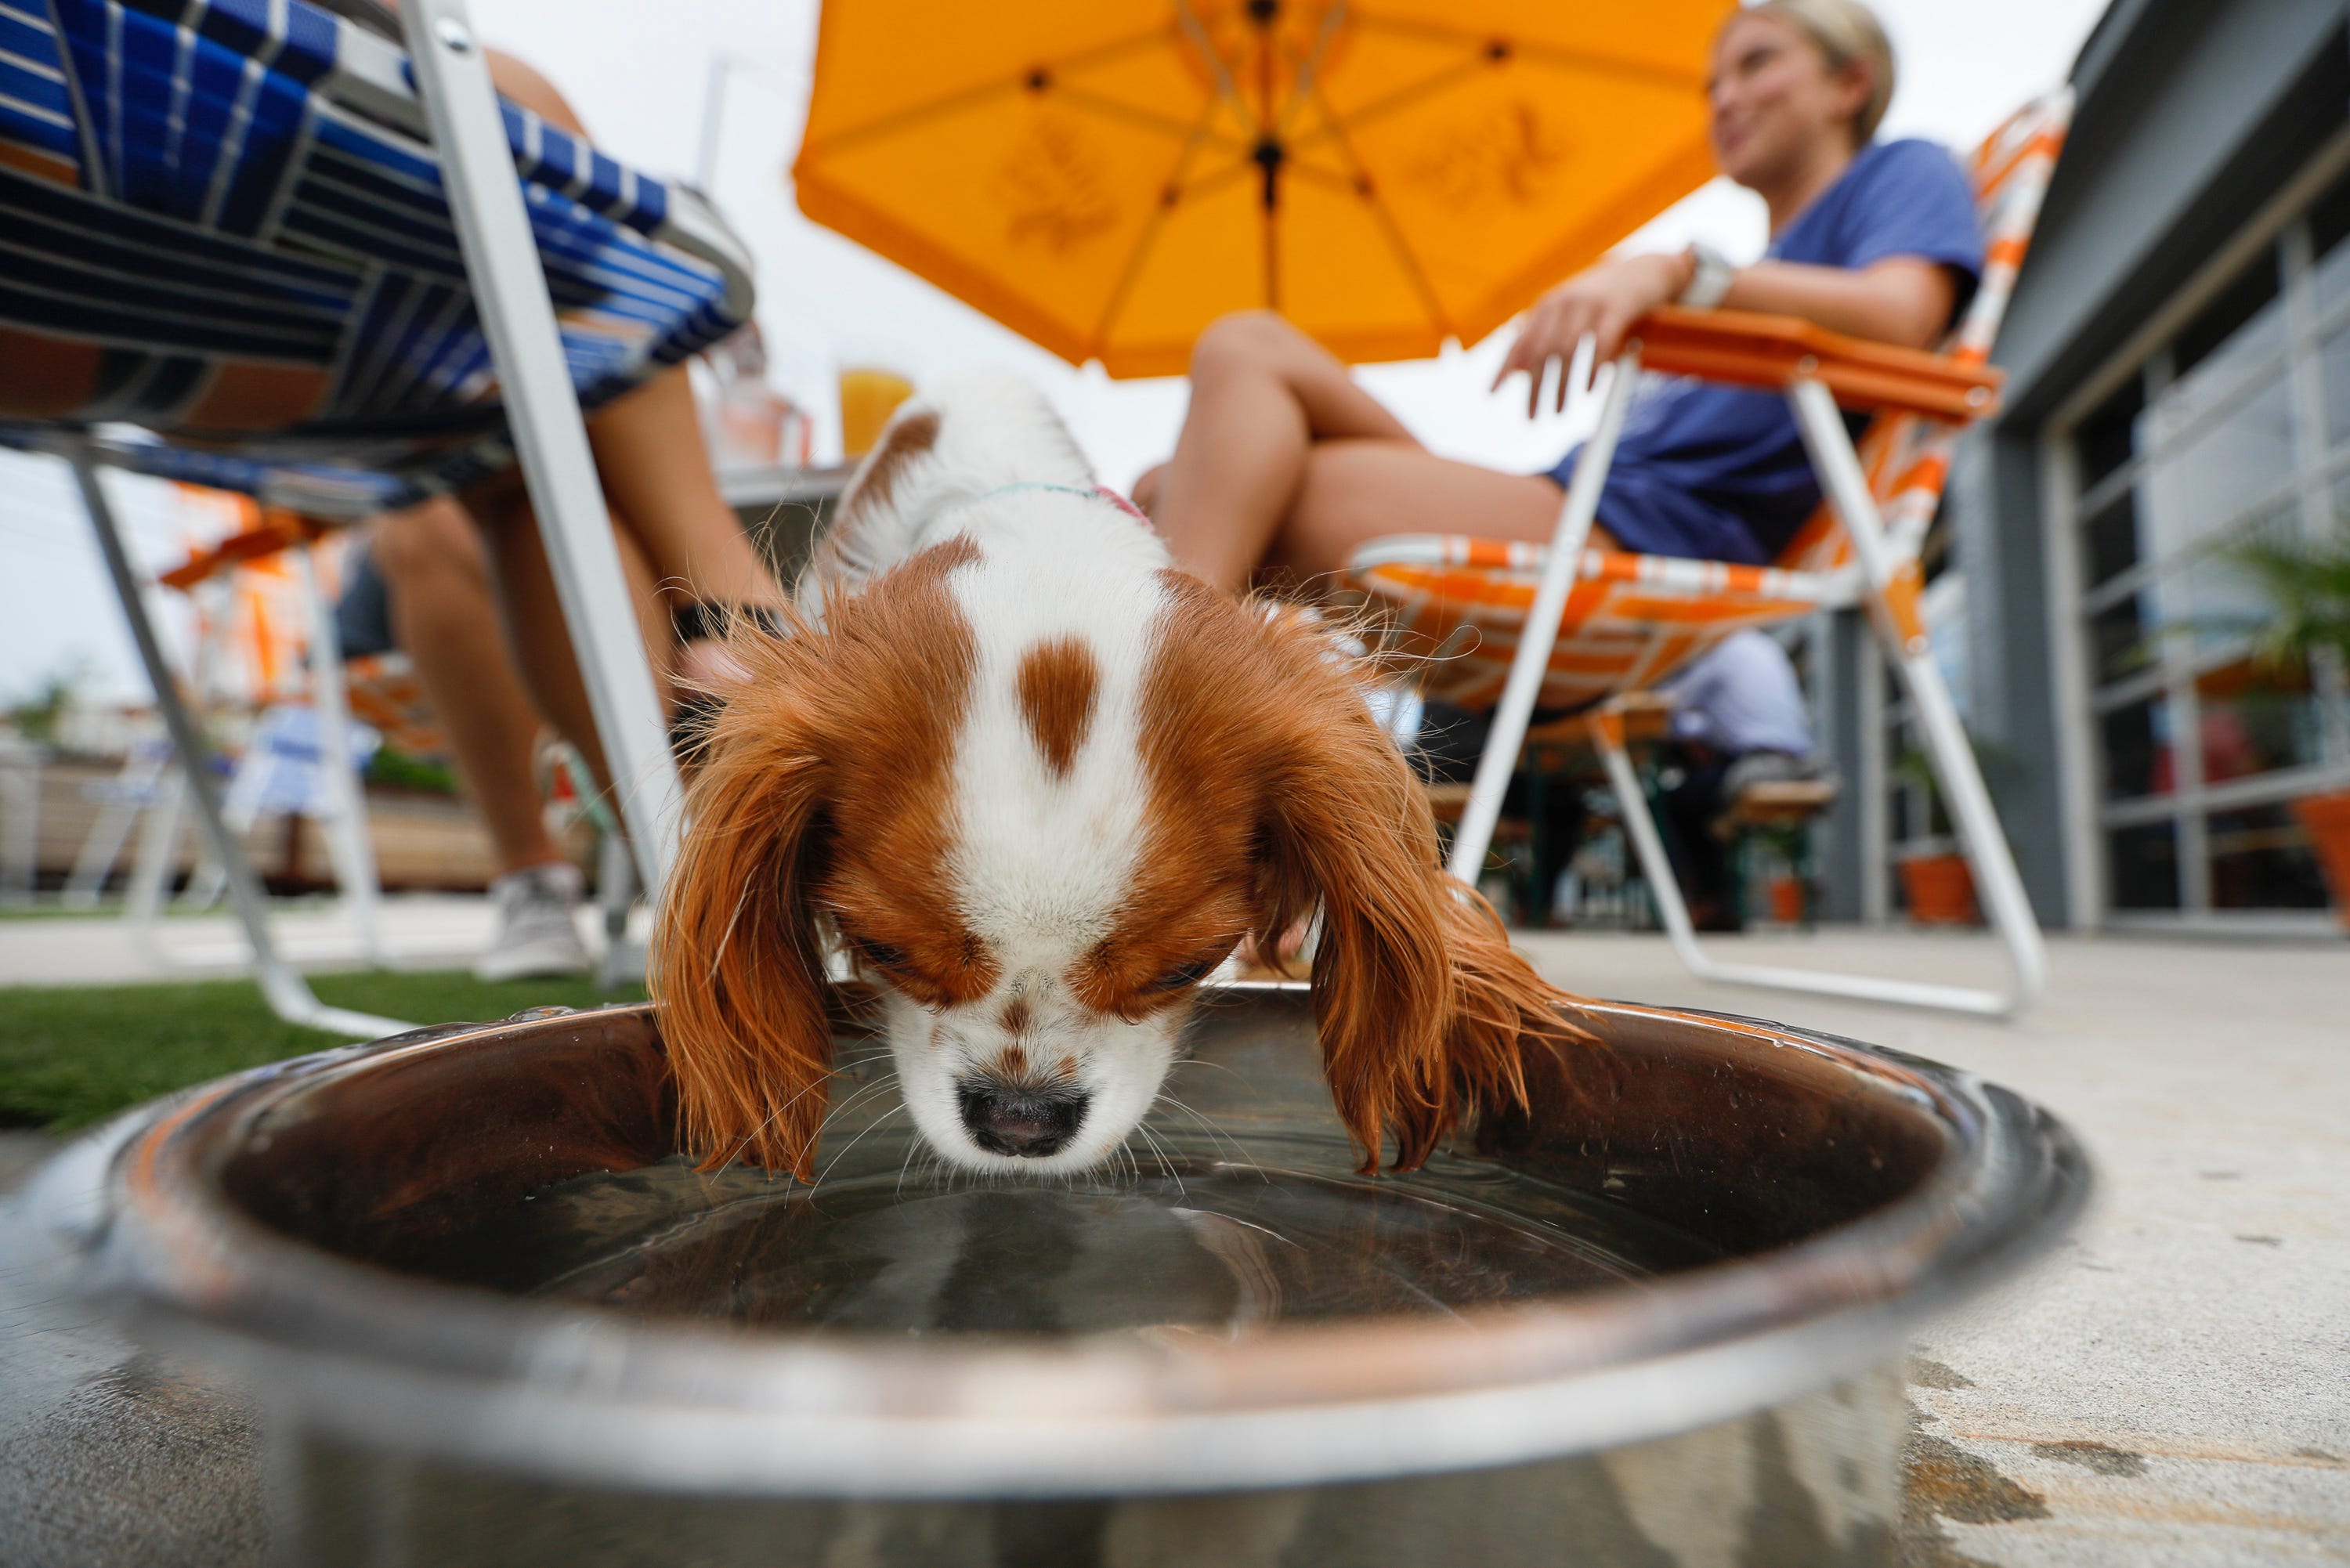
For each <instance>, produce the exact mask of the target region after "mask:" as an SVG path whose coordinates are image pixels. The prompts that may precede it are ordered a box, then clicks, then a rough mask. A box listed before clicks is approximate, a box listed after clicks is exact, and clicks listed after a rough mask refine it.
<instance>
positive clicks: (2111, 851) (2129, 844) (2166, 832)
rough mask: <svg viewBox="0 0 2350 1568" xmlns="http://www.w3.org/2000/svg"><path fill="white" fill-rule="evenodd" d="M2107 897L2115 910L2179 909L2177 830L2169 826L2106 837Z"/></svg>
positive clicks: (2124, 830) (2157, 825) (2144, 827)
mask: <svg viewBox="0 0 2350 1568" xmlns="http://www.w3.org/2000/svg"><path fill="white" fill-rule="evenodd" d="M2106 897H2107V898H2108V899H2109V900H2110V901H2111V902H2112V904H2113V907H2114V908H2115V909H2177V908H2178V828H2177V827H2176V826H2174V825H2173V824H2171V823H2168V822H2149V823H2145V824H2142V825H2141V826H2137V827H2117V828H2116V829H2114V830H2113V831H2112V832H2110V833H2108V834H2106Z"/></svg>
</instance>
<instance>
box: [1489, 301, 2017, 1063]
mask: <svg viewBox="0 0 2350 1568" xmlns="http://www.w3.org/2000/svg"><path fill="white" fill-rule="evenodd" d="M1639 359H1640V344H1639V343H1638V341H1637V340H1635V341H1634V342H1632V343H1630V344H1628V345H1627V347H1626V348H1625V350H1624V352H1623V354H1622V355H1621V356H1620V357H1619V358H1617V361H1616V363H1615V366H1614V369H1613V372H1612V375H1611V377H1610V379H1609V382H1608V386H1607V391H1606V393H1605V394H1604V395H1603V397H1602V400H1601V405H1600V412H1599V421H1598V425H1597V428H1596V430H1595V431H1594V432H1593V434H1592V436H1591V439H1590V441H1588V442H1587V443H1586V445H1585V447H1584V449H1583V455H1582V457H1581V458H1580V459H1579V460H1578V461H1577V462H1576V463H1575V477H1574V481H1573V483H1571V485H1570V486H1569V488H1568V491H1567V495H1566V499H1565V504H1563V505H1562V506H1561V507H1560V509H1559V515H1558V525H1557V528H1556V529H1555V532H1554V534H1553V535H1552V537H1551V543H1550V549H1549V553H1548V555H1547V556H1545V558H1544V563H1543V574H1542V579H1541V583H1540V586H1539V587H1538V588H1537V590H1536V592H1535V596H1534V607H1533V609H1532V610H1531V611H1529V612H1528V614H1527V618H1526V624H1525V629H1524V632H1523V635H1522V637H1521V638H1520V639H1519V642H1518V648H1517V653H1516V656H1515V658H1514V659H1513V660H1512V662H1511V665H1510V675H1509V680H1508V683H1507V684H1506V685H1505V686H1504V687H1503V692H1502V699H1501V702H1500V705H1499V706H1498V708H1497V709H1496V710H1495V711H1494V714H1493V727H1492V734H1491V736H1490V738H1489V739H1488V740H1487V742H1486V745H1485V751H1484V753H1483V754H1482V756H1481V757H1480V758H1479V759H1478V763H1477V774H1476V779H1475V782H1474V784H1472V785H1471V792H1470V798H1469V805H1468V807H1467V809H1466V810H1465V811H1463V813H1462V814H1461V826H1460V829H1459V832H1458V833H1457V834H1456V836H1454V839H1453V843H1452V857H1451V872H1452V875H1453V876H1455V877H1460V878H1461V880H1463V881H1472V882H1473V880H1474V878H1475V877H1476V874H1477V872H1478V871H1479V870H1480V869H1481V868H1482V867H1483V865H1484V863H1485V855H1486V851H1487V850H1488V849H1489V848H1490V847H1491V846H1492V836H1493V826H1494V824H1495V823H1496V821H1497V820H1498V819H1499V817H1500V815H1501V809H1502V795H1503V791H1504V790H1505V789H1507V788H1508V785H1509V781H1510V775H1511V774H1513V772H1515V771H1516V768H1517V760H1518V753H1519V751H1520V749H1521V748H1522V747H1523V744H1524V742H1525V733H1526V725H1527V722H1528V721H1529V720H1530V719H1531V717H1532V716H1533V713H1534V700H1535V698H1536V696H1537V695H1538V694H1539V692H1540V690H1541V686H1542V680H1543V674H1544V670H1546V669H1547V667H1548V665H1549V663H1550V656H1551V648H1552V645H1553V644H1554V643H1555V641H1556V640H1557V638H1558V631H1559V622H1560V618H1561V617H1562V615H1563V614H1564V612H1565V607H1566V596H1567V591H1568V589H1569V588H1570V587H1572V586H1573V583H1574V579H1575V574H1576V571H1577V570H1578V568H1579V567H1580V566H1581V563H1582V561H1583V555H1584V545H1585V543H1586V540H1588V539H1589V538H1590V535H1591V524H1592V522H1593V519H1594V518H1595V517H1596V514H1597V512H1598V505H1599V493H1600V490H1601V487H1602V486H1603V485H1604V484H1605V483H1606V482H1607V470H1608V468H1609V467H1610V466H1611V464H1612V463H1613V462H1614V459H1615V455H1616V442H1617V437H1618V436H1619V435H1620V434H1621V433H1622V431H1623V428H1624V417H1625V414H1626V412H1627V410H1628V408H1629V406H1630V403H1631V396H1632V388H1633V384H1634V382H1635V381H1636V380H1637V379H1638V370H1639ZM1786 395H1787V400H1788V403H1789V405H1790V406H1791V408H1792V409H1793V410H1794V418H1795V428H1796V429H1797V430H1798V431H1800V432H1801V433H1802V436H1803V440H1804V449H1805V451H1806V452H1808V453H1809V455H1810V457H1811V461H1812V466H1813V469H1814V472H1816V473H1817V474H1818V475H1819V478H1820V488H1821V490H1822V492H1823V493H1824V494H1825V498H1826V500H1827V502H1828V504H1829V505H1830V506H1832V507H1833V508H1834V509H1835V514H1836V518H1837V520H1838V521H1839V522H1840V523H1841V524H1843V526H1844V528H1845V531H1846V535H1847V536H1848V537H1849V539H1850V540H1851V544H1852V551H1853V556H1854V561H1853V566H1855V567H1856V568H1857V569H1856V570H1854V571H1847V572H1842V573H1838V574H1835V575H1834V580H1835V588H1836V590H1837V591H1836V592H1835V593H1833V594H1832V595H1830V596H1828V597H1823V598H1818V599H1813V600H1811V601H1810V602H1811V603H1813V604H1814V606H1815V607H1820V608H1840V607H1853V606H1857V607H1860V608H1862V609H1865V610H1866V612H1867V615H1868V623H1869V626H1870V627H1871V628H1872V629H1873V630H1874V631H1875V632H1876V634H1877V641H1878V642H1879V644H1880V645H1881V646H1882V647H1883V648H1884V649H1885V652H1886V655H1887V658H1888V659H1890V660H1891V661H1892V663H1893V667H1894V669H1895V670H1896V671H1897V673H1898V677H1899V679H1900V681H1901V685H1902V689H1903V691H1905V692H1906V693H1907V694H1908V698H1909V701H1910V707H1911V711H1912V713H1913V715H1914V716H1915V718H1916V721H1917V724H1918V731H1919V733H1920V737H1921V739H1922V740H1923V741H1924V742H1925V753H1926V757H1927V760H1928V762H1929V764H1930V765H1931V767H1932V769H1933V773H1934V777H1935V779H1936V782H1937V783H1938V784H1940V786H1941V789H1942V792H1943V798H1944V800H1945V801H1946V802H1947V803H1948V805H1949V806H1950V815H1951V820H1952V821H1953V822H1954V823H1955V824H1956V826H1957V827H1958V830H1959V838H1960V846H1961V847H1962V848H1963V849H1964V850H1965V853H1966V857H1967V861H1968V864H1969V865H1970V867H1971V868H1972V869H1973V872H1974V876H1975V885H1976V887H1977V888H1978V889H1979V891H1980V892H1981V896H1982V899H1983V903H1984V905H1985V907H1986V909H1987V912H1988V913H1989V915H1990V917H1991V927H1992V929H1993V930H1994V931H1996V932H1997V934H1998V936H1999V939H2000V942H2001V945H2002V949H2003V950H2004V951H2005V953H2006V957H2007V961H2008V967H2009V979H2008V983H2007V984H2006V985H2005V986H2003V987H2001V988H1999V989H1996V990H1984V989H1979V988H1974V987H1965V986H1950V985H1935V984H1929V983H1925V982H1922V981H1905V980H1895V979H1891V978H1889V977H1886V976H1882V975H1861V974H1836V973H1832V972H1828V971H1817V970H1805V969H1788V968H1783V967H1780V966H1775V965H1762V964H1742V963H1723V962H1721V961H1718V960H1716V959H1714V958H1713V957H1712V956H1711V955H1710V954H1709V953H1707V951H1706V950H1705V949H1704V947H1703V946H1702V945H1701V944H1700V942H1699V941H1698V940H1697V932H1696V929H1695V928H1694V927H1693V926H1692V925H1691V923H1690V916H1689V907H1688V905H1687V904H1686V903H1685V902H1684V901H1683V899H1682V898H1681V894H1680V887H1679V883H1678V881H1676V880H1675V878H1674V876H1673V870H1672V865H1671V862H1670V860H1669V857H1667V855H1666V853H1665V846H1664V842H1663V840H1662V838H1661V837H1660V836H1659V834H1658V832H1657V826H1656V822H1655V820H1654V818H1653V817H1651V815H1649V813H1648V809H1647V797H1646V795H1645V794H1644V793H1643V792H1642V791H1641V789H1640V786H1639V781H1638V779H1637V778H1636V777H1635V776H1634V774H1633V772H1632V761H1631V757H1630V755H1629V754H1628V753H1627V751H1626V750H1625V743H1624V727H1623V723H1622V721H1621V720H1620V718H1618V717H1617V715H1616V714H1615V713H1613V712H1611V711H1608V709H1607V706H1606V705H1605V704H1603V705H1602V706H1601V708H1600V709H1599V710H1598V711H1596V712H1595V713H1594V714H1593V715H1592V717H1591V720H1590V728H1591V737H1592V741H1593V743H1594V744H1595V745H1596V747H1597V749H1598V752H1599V754H1600V758H1601V760H1602V762H1603V763H1605V764H1606V767H1607V779H1608V783H1609V784H1610V786H1611V787H1612V788H1613V789H1614V790H1615V791H1616V794H1617V798H1618V799H1619V800H1620V801H1622V803H1623V805H1624V821H1625V824H1626V827H1627V831H1628V832H1629V834H1630V835H1631V838H1632V843H1633V846H1634V847H1635V849H1636V850H1637V851H1638V854H1639V857H1640V865H1641V868H1642V870H1643V871H1644V872H1645V873H1646V875H1647V877H1648V882H1649V886H1650V887H1651V888H1653V889H1654V891H1655V894H1656V898H1657V906H1658V909H1659V913H1660V914H1661V915H1662V916H1663V917H1664V921H1665V929H1666V930H1667V931H1668V932H1669V934H1670V936H1671V938H1672V942H1673V948H1674V950H1675V951H1676V952H1677V953H1678V954H1679V957H1680V959H1681V961H1682V962H1684V963H1685V964H1687V965H1688V966H1689V968H1690V971H1692V972H1693V973H1695V974H1697V975H1699V976H1700V977H1701V978H1703V979H1706V980H1714V981H1723V982H1726V983H1731V984H1739V985H1759V986H1769V987H1773V988H1775V989H1779V990H1784V991H1802V992H1814V993H1816V994H1820V995H1825V996H1842V997H1851V998H1856V999H1859V1000H1863V1001H1870V1002H1898V1003H1902V1004H1906V1005H1909V1006H1916V1007H1932V1008H1941V1009H1947V1010H1950V1011H1952V1012H1972V1013H1981V1014H1986V1015H1990V1016H1993V1017H2008V1016H2012V1015H2013V1014H2014V1013H2016V1012H2020V1011H2022V1009H2023V1008H2025V1007H2028V1006H2030V1005H2031V1004H2032V1002H2034V1001H2035V1000H2037V999H2038V997H2039V995H2040V993H2041V992H2042V990H2043V987H2044V986H2045V984H2046V981H2047V970H2048V959H2047V948H2046V944H2045V943H2044V942H2043V940H2042V937H2041V933H2040V924H2039V921H2038V920H2037V919H2035V918H2034V917H2033V912H2032V903H2031V899H2030V898H2028V897H2027V896H2026V894H2025V893H2024V890H2023V879H2022V877H2021V876H2020V875H2019V874H2018V873H2017V871H2016V867H2015V857H2014V855H2013V853H2012V851H2011V850H2010V849H2009V847H2008V843H2007V836H2006V835H2005V834H2004V833H2003V832H2002V830H2001V828H2000V825H1999V815H1998V813H1997V811H1996V810H1995V809H1994V808H1993V806H1992V805H1991V791H1990V790H1989V788H1988V787H1987V786H1986V785H1985V784H1984V783H1983V777H1982V772H1981V768H1980V767H1979V766H1978V765H1977V763H1976V762H1975V756H1974V751H1973V748H1972V747H1971V746H1970V744H1969V743H1968V741H1967V734H1966V729H1965V727H1964V725H1962V724H1961V723H1960V720H1959V712H1958V708H1957V706H1956V704H1955V703H1954V702H1953V701H1951V698H1950V687H1949V685H1948V684H1947V683H1946V682H1945V681H1944V680H1943V679H1942V672H1941V669H1940V667H1939V665H1938V664H1936V663H1935V661H1934V658H1933V654H1932V649H1930V647H1929V644H1928V641H1927V638H1926V633H1925V629H1924V628H1923V627H1922V625H1920V624H1919V623H1918V619H1917V617H1916V613H1915V609H1914V606H1912V605H1909V604H1903V605H1898V606H1897V605H1896V604H1895V602H1894V600H1893V598H1892V597H1891V595H1890V593H1889V592H1888V590H1889V589H1890V588H1891V587H1892V586H1893V584H1894V581H1895V578H1896V575H1897V572H1898V568H1899V567H1900V566H1902V564H1903V556H1902V554H1901V553H1900V552H1899V551H1898V550H1897V547H1896V545H1895V544H1894V543H1893V541H1892V540H1890V539H1889V538H1888V537H1887V531H1886V528H1885V524H1884V520H1883V518H1882V517H1881V516H1880V515H1879V514H1878V510H1877V500H1876V497H1875V496H1873V495H1872V494H1871V493H1869V486H1868V478H1867V475H1866V473H1865V472H1863V471H1862V468H1861V463H1860V459H1859V456H1858V454H1857V453H1856V452H1855V451H1854V449H1853V444H1852V437H1851V435H1850V434H1849V433H1848V432H1847V431H1846V429H1845V424H1844V419H1843V417H1842V415H1841V414H1840V413H1839V412H1838V411H1837V408H1836V402H1835V394H1834V393H1832V392H1831V391H1830V390H1829V389H1828V388H1827V386H1826V385H1825V383H1824V382H1823V381H1821V380H1820V379H1817V378H1816V377H1814V376H1810V375H1804V374H1800V373H1799V374H1797V375H1794V376H1793V377H1792V378H1790V379H1789V380H1788V381H1787V383H1786ZM1916 547H1917V542H1915V541H1912V542H1910V544H1909V549H1908V553H1909V554H1913V555H1914V553H1915V550H1916Z"/></svg>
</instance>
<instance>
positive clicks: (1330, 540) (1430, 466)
mask: <svg viewBox="0 0 2350 1568" xmlns="http://www.w3.org/2000/svg"><path fill="white" fill-rule="evenodd" d="M1564 500H1565V492H1564V491H1562V490H1561V489H1560V488H1559V486H1558V484H1557V483H1556V482H1555V481H1553V480H1550V479H1547V478H1544V476H1542V475H1540V474H1528V473H1504V472H1501V471H1500V470H1498V469H1492V468H1480V467H1478V466H1477V465H1476V464H1474V463H1469V462H1454V461H1453V460H1452V459H1451V458H1447V457H1439V456H1437V455H1436V454H1435V453H1434V452H1430V451H1428V450H1427V449H1426V448H1424V447H1421V446H1418V445H1406V444H1404V443H1403V442H1401V441H1316V442H1315V443H1314V447H1313V450H1312V452H1310V453H1309V454H1308V456H1307V459H1306V464H1305V478H1304V481H1303V482H1302V483H1300V484H1299V486H1298V490H1297V498H1296V501H1295V503H1294V504H1292V505H1291V507H1290V509H1289V514H1288V515H1287V517H1286V518H1285V519H1284V521H1283V524H1282V526H1281V528H1280V530H1279V531H1278V532H1277V533H1276V534H1275V535H1274V538H1273V540H1272V542H1271V544H1270V545H1268V547H1267V550H1266V555H1265V558H1264V561H1263V566H1264V568H1265V569H1266V570H1267V571H1268V572H1270V573H1274V574H1276V575H1279V576H1284V577H1288V578H1292V579H1295V580H1297V581H1301V582H1311V581H1312V580H1314V579H1315V578H1317V577H1322V576H1327V575H1329V574H1332V573H1336V572H1339V571H1343V570H1345V568H1346V566H1347V561H1348V559H1349V558H1350V557H1352V556H1353V555H1354V553H1355V551H1356V550H1357V549H1358V548H1359V547H1361V546H1362V545H1364V544H1366V543H1367V542H1369V541H1370V540H1373V539H1378V538H1384V537H1385V536H1387V535H1390V534H1468V535H1474V536H1476V537H1478V538H1481V539H1523V540H1528V541H1532V542H1542V541H1546V540H1548V539H1549V538H1550V536H1551V532H1552V530H1553V529H1554V528H1555V527H1556V526H1557V525H1558V509H1559V505H1560V504H1561V503H1562V502H1563V501H1564ZM1591 543H1592V544H1593V545H1596V546H1598V547H1599V548H1602V549H1612V548H1614V547H1615V541H1614V540H1613V539H1611V538H1610V537H1609V536H1608V535H1607V530H1605V529H1603V528H1599V527H1596V526H1595V527H1594V528H1593V529H1592V531H1591Z"/></svg>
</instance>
